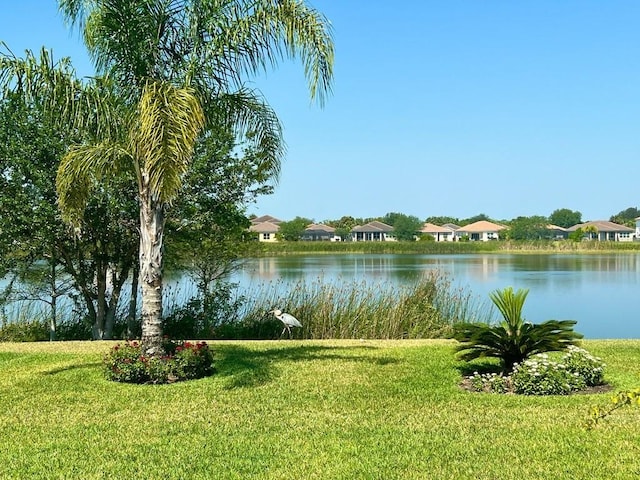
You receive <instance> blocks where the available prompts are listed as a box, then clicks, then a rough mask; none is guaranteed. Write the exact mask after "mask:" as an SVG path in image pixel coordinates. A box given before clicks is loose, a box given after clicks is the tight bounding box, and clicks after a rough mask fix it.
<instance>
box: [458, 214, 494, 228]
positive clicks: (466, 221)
mask: <svg viewBox="0 0 640 480" xmlns="http://www.w3.org/2000/svg"><path fill="white" fill-rule="evenodd" d="M482 220H486V221H491V219H490V218H489V217H488V216H487V215H485V214H484V213H479V214H478V215H475V216H473V217H470V218H465V219H464V220H460V226H463V227H464V226H465V225H470V224H472V223H475V222H480V221H482Z"/></svg>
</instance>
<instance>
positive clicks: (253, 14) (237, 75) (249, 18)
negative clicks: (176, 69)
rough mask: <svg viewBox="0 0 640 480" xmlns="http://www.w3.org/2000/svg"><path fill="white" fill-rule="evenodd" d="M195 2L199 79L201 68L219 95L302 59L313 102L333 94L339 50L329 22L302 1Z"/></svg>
mask: <svg viewBox="0 0 640 480" xmlns="http://www.w3.org/2000/svg"><path fill="white" fill-rule="evenodd" d="M194 3H197V4H198V8H194V9H193V10H192V18H191V21H190V24H191V27H192V30H191V34H192V39H193V42H194V45H197V49H198V52H199V54H200V55H196V56H194V57H193V60H194V62H195V63H193V64H192V65H191V71H192V72H193V75H194V76H197V75H198V73H197V72H195V71H194V70H195V69H201V70H202V72H203V73H206V74H208V76H209V79H210V80H211V82H212V84H218V85H219V87H218V90H220V89H222V90H229V89H230V88H229V87H230V86H231V87H232V88H231V89H232V90H233V89H236V88H238V87H240V86H241V85H242V81H241V79H242V77H243V75H244V74H249V75H254V74H257V73H260V72H263V71H266V70H267V69H268V68H272V67H274V66H275V65H276V64H277V63H278V61H280V60H281V59H283V58H285V57H288V58H296V57H298V56H299V57H300V59H301V60H302V62H303V65H304V73H305V76H306V78H307V81H308V84H309V91H310V94H311V98H317V99H318V100H319V102H320V104H321V105H323V104H324V101H325V99H326V96H327V95H328V94H329V93H330V92H331V82H332V79H333V60H334V49H333V40H332V32H331V26H330V22H329V21H328V20H327V19H326V18H325V17H324V16H323V15H322V14H321V13H319V12H318V11H316V10H314V9H313V8H311V7H309V6H307V5H306V4H305V3H304V2H303V1H300V0H277V1H276V0H257V1H249V0H242V1H234V2H223V1H218V2H194ZM203 58H204V59H205V61H204V62H202V59H203Z"/></svg>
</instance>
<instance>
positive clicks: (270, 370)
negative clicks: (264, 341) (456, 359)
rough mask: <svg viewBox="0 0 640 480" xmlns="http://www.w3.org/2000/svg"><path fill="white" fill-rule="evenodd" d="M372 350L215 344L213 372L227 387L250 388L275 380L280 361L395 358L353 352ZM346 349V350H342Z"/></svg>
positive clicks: (385, 360) (380, 360) (381, 362)
mask: <svg viewBox="0 0 640 480" xmlns="http://www.w3.org/2000/svg"><path fill="white" fill-rule="evenodd" d="M365 349H366V350H372V349H377V347H372V346H359V345H356V346H348V347H331V346H322V345H295V346H284V347H280V346H278V347H273V348H267V349H259V350H254V349H251V348H247V347H244V346H242V345H238V344H228V345H224V344H219V345H217V346H216V375H217V376H221V377H227V378H228V382H227V385H226V388H227V389H234V388H251V387H259V386H261V385H265V384H267V383H270V382H272V381H275V380H276V379H277V378H278V377H279V376H280V375H281V373H280V368H279V364H280V363H281V362H284V361H286V362H303V361H311V360H322V361H331V360H343V361H346V362H363V363H369V364H372V365H387V364H393V363H397V362H398V360H397V359H395V358H392V357H389V356H385V357H375V356H368V355H358V354H354V352H357V351H358V350H365ZM345 352H349V353H345Z"/></svg>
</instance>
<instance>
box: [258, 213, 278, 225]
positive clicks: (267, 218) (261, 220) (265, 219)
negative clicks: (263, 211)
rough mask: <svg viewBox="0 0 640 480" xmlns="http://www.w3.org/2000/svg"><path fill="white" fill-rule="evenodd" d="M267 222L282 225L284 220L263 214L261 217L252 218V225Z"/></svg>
mask: <svg viewBox="0 0 640 480" xmlns="http://www.w3.org/2000/svg"><path fill="white" fill-rule="evenodd" d="M265 222H269V223H273V224H274V225H280V224H281V223H282V220H280V219H279V218H276V217H272V216H271V215H262V216H261V217H256V218H253V219H251V224H252V225H257V224H258V223H265Z"/></svg>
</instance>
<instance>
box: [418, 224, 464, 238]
mask: <svg viewBox="0 0 640 480" xmlns="http://www.w3.org/2000/svg"><path fill="white" fill-rule="evenodd" d="M458 228H459V227H458ZM454 232H455V229H453V228H450V227H445V226H442V227H441V226H439V225H434V224H433V223H428V222H427V223H425V224H424V225H423V227H422V228H421V229H420V233H421V234H423V235H430V236H432V237H433V239H434V240H435V241H436V242H453V241H454V239H455V238H454V237H455V235H454Z"/></svg>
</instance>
